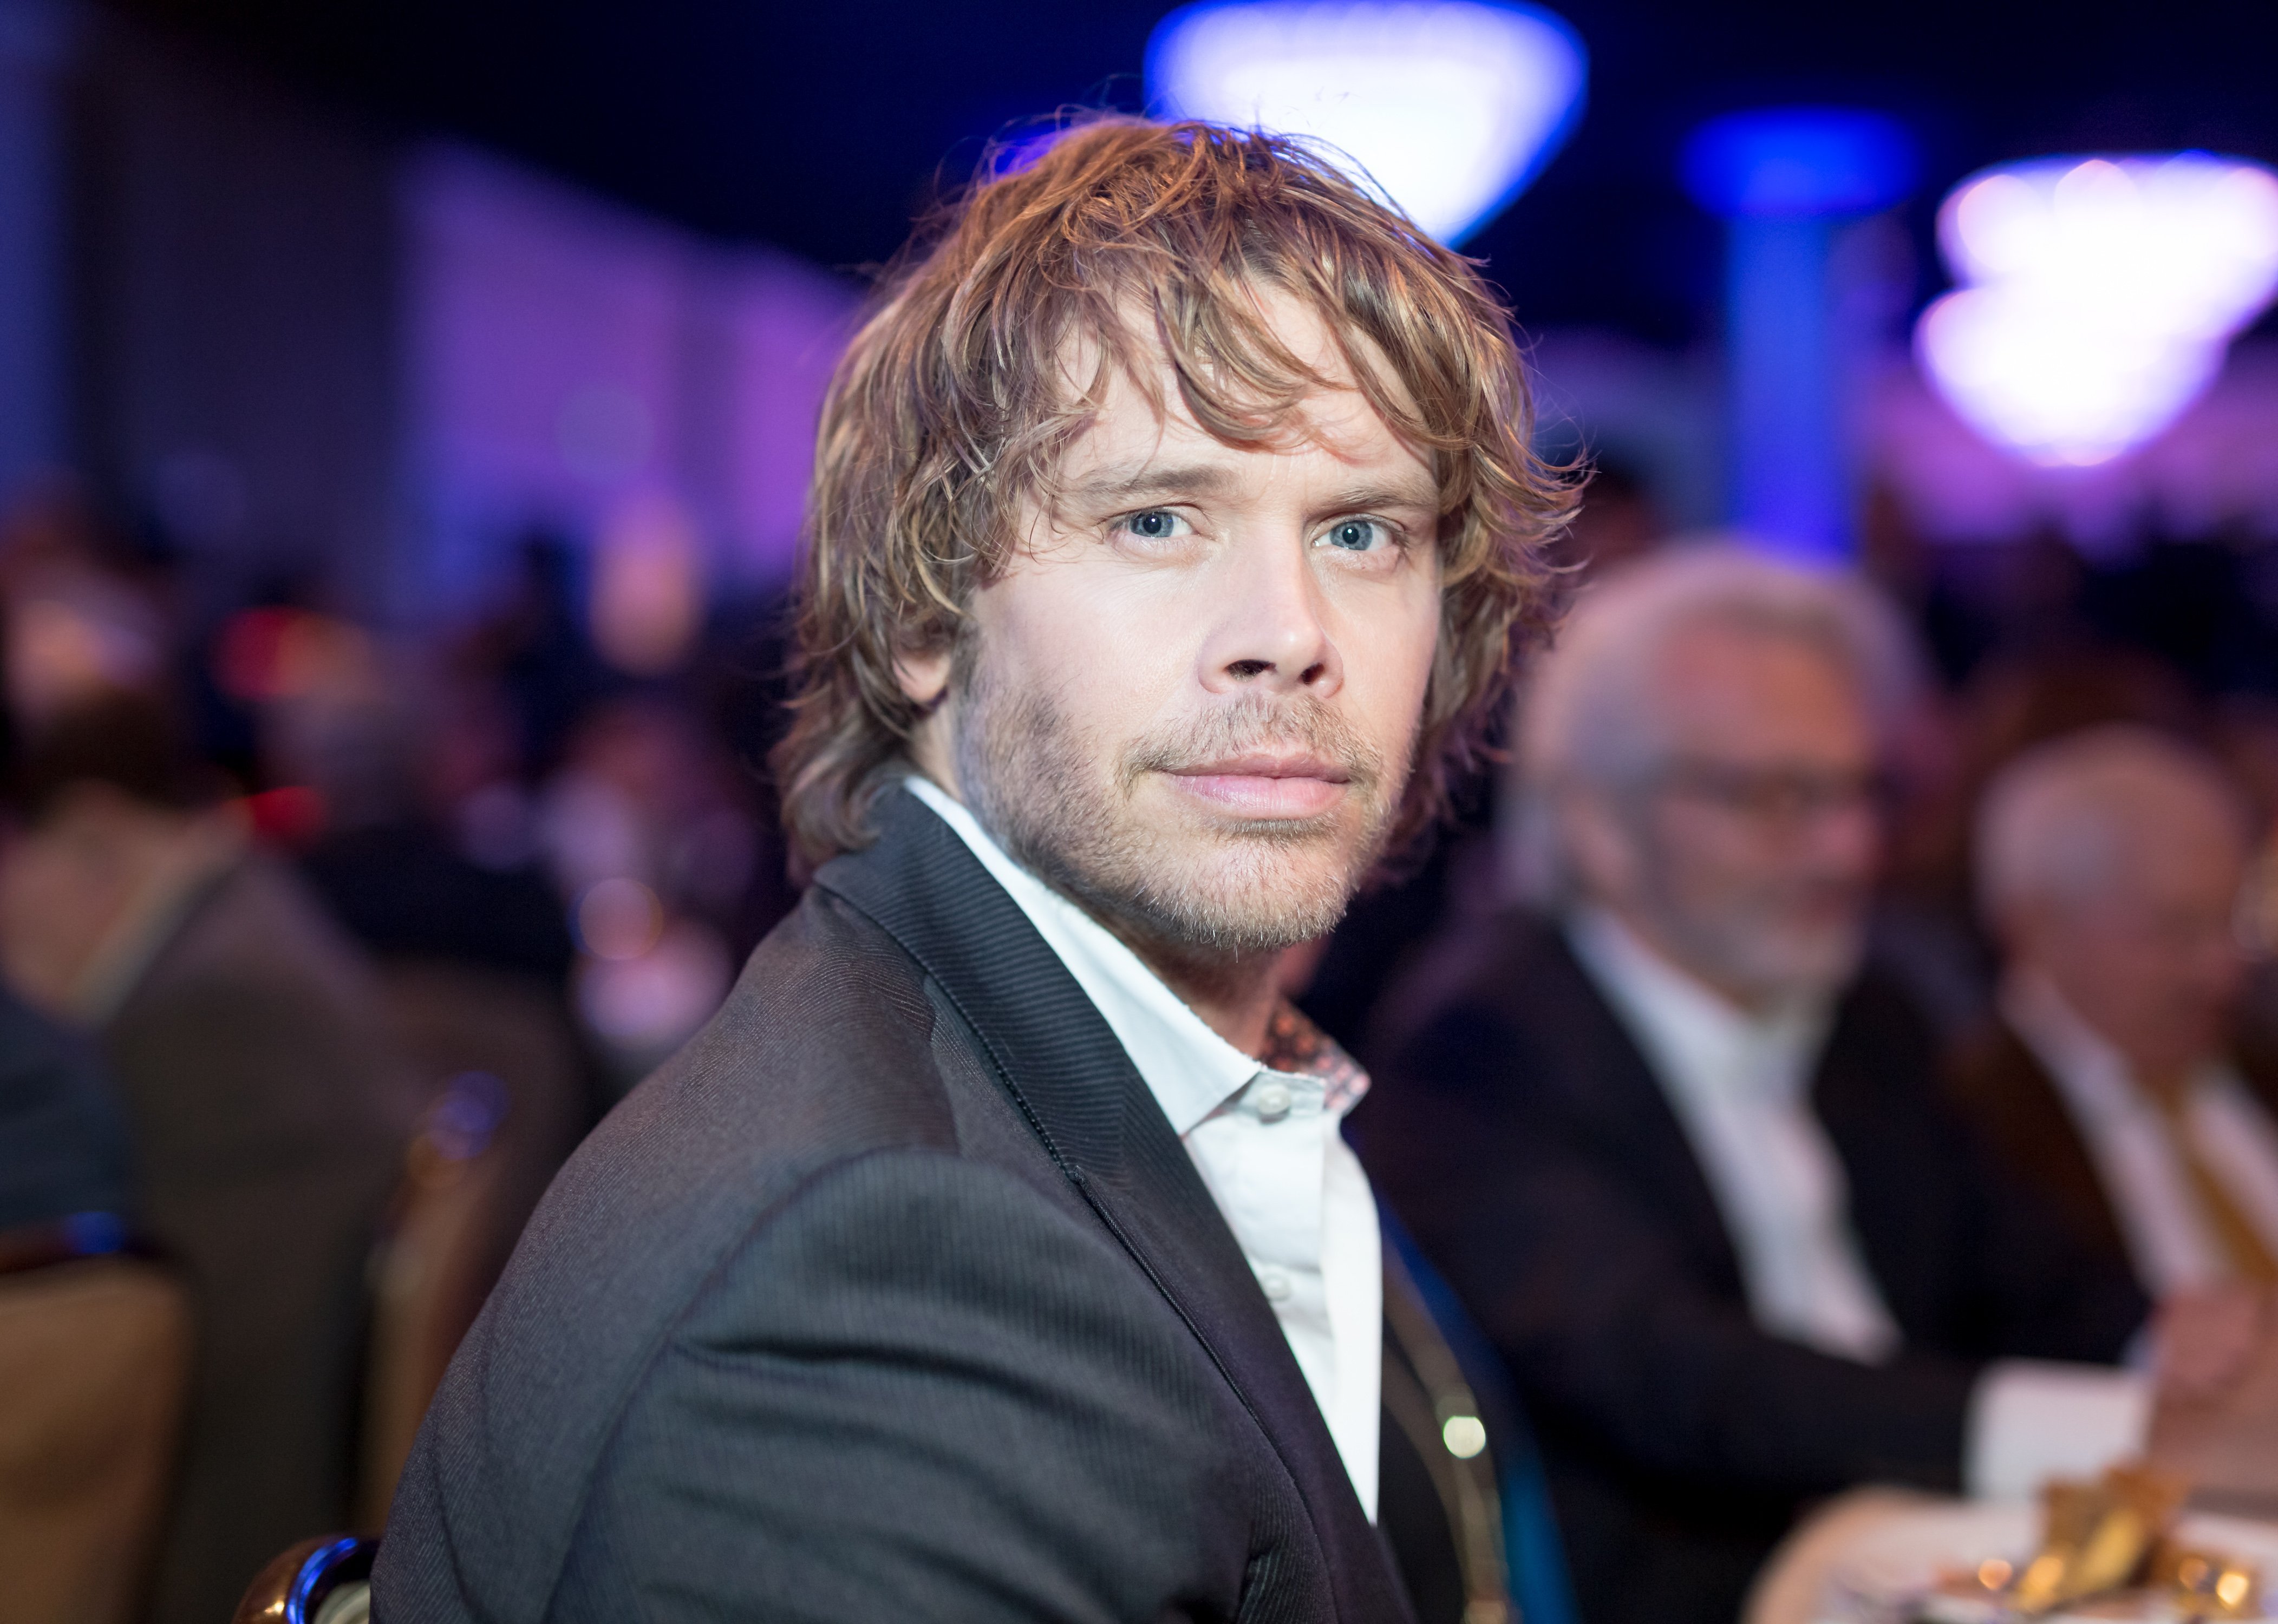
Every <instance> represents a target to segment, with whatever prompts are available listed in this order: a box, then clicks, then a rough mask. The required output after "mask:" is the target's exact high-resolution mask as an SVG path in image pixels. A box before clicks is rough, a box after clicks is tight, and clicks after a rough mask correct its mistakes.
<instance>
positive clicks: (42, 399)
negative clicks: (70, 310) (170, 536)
mask: <svg viewBox="0 0 2278 1624" xmlns="http://www.w3.org/2000/svg"><path fill="white" fill-rule="evenodd" d="M71 21H72V19H71V14H70V12H69V11H68V10H67V9H66V8H65V5H64V4H61V0H0V502H5V501H6V500H7V499H8V498H10V497H11V496H12V495H13V494H14V493H15V492H16V491H17V490H18V489H19V487H20V486H21V485H22V484H23V482H24V480H25V479H26V478H27V477H28V476H31V475H34V474H37V473H40V472H42V471H44V470H48V469H54V468H57V467H58V466H60V465H61V464H62V463H63V461H64V460H65V454H66V452H67V449H68V439H69V435H68V424H67V423H66V414H67V409H68V406H67V393H66V389H65V266H64V218H65V213H64V195H63V193H64V187H63V158H64V155H63V139H62V132H61V128H60V125H61V118H62V95H61V86H60V84H59V82H58V81H59V80H60V79H61V76H62V73H63V70H64V67H65V59H66V57H67V55H68V52H69V47H70V42H71Z"/></svg>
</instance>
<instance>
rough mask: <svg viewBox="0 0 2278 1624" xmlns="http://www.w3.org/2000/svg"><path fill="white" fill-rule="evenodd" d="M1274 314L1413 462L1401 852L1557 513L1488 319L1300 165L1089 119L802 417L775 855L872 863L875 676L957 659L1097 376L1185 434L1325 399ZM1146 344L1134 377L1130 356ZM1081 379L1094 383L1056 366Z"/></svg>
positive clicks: (913, 266) (1502, 654)
mask: <svg viewBox="0 0 2278 1624" xmlns="http://www.w3.org/2000/svg"><path fill="white" fill-rule="evenodd" d="M1261 287H1271V288H1273V289H1277V290H1279V291H1280V292H1281V293H1283V294H1287V295H1290V296H1294V297H1295V298H1296V299H1297V300H1299V301H1302V302H1303V304H1304V305H1306V306H1307V307H1309V308H1310V309H1312V310H1313V311H1314V312H1316V313H1317V314H1318V315H1319V316H1320V318H1321V319H1322V321H1323V322H1324V323H1325V324H1326V326H1327V327H1328V329H1329V331H1330V332H1331V333H1332V334H1334V337H1335V339H1336V340H1337V342H1338V344H1339V345H1340V347H1341V348H1342V352H1343V355H1344V358H1345V360H1346V362H1347V363H1348V365H1349V367H1350V368H1351V370H1352V375H1353V377H1354V378H1355V379H1356V380H1357V382H1358V384H1359V385H1360V388H1361V390H1362V391H1363V393H1365V395H1366V396H1367V398H1368V400H1369V401H1370V403H1371V404H1372V406H1373V407H1374V408H1376V410H1377V411H1378V412H1380V413H1381V414H1382V415H1383V416H1384V418H1385V420H1386V421H1387V423H1390V424H1391V425H1392V427H1393V428H1394V429H1395V431H1398V432H1399V433H1400V434H1402V435H1403V436H1404V437H1406V438H1409V439H1410V441H1412V442H1413V443H1415V444H1416V445H1417V446H1419V447H1422V448H1424V449H1426V450H1427V451H1428V452H1430V453H1431V454H1432V455H1433V460H1434V464H1435V467H1436V469H1437V472H1438V477H1439V485H1440V507H1441V515H1442V518H1441V533H1440V537H1439V545H1440V549H1441V583H1442V597H1441V637H1440V644H1439V652H1438V656H1437V660H1436V663H1435V665H1434V667H1433V675H1432V681H1431V684H1430V690H1429V692H1428V693H1427V695H1426V701H1425V715H1424V718H1423V722H1422V728H1421V729H1420V732H1419V734H1418V754H1417V761H1416V771H1415V774H1414V776H1413V778H1412V779H1411V781H1410V788H1409V791H1408V796H1407V799H1406V803H1405V804H1404V805H1403V809H1402V815H1401V819H1400V822H1399V827H1398V829H1397V832H1396V833H1395V848H1396V847H1397V846H1398V845H1400V844H1402V843H1403V842H1404V838H1405V837H1412V836H1413V835H1416V834H1417V833H1418V832H1419V831H1420V830H1421V829H1422V828H1424V827H1426V825H1427V824H1429V823H1430V822H1431V821H1432V820H1433V819H1434V818H1435V817H1437V816H1438V815H1439V814H1440V813H1441V812H1442V811H1444V809H1445V807H1446V804H1447V798H1448V792H1449V783H1450V781H1451V779H1452V777H1453V776H1454V775H1455V774H1456V772H1458V771H1459V770H1460V769H1461V768H1462V767H1464V766H1466V765H1468V764H1469V763H1470V762H1472V760H1473V759H1475V758H1476V756H1477V753H1478V751H1479V746H1480V743H1481V740H1482V735H1483V733H1484V730H1485V728H1486V726H1487V722H1488V721H1490V719H1491V718H1492V717H1493V716H1494V713H1495V712H1496V710H1497V709H1498V706H1499V701H1500V700H1501V699H1502V698H1503V696H1504V694H1505V692H1506V690H1507V689H1508V687H1509V684H1510V678H1511V675H1512V671H1513V663H1514V655H1515V652H1516V650H1517V647H1518V645H1519V644H1520V643H1521V641H1522V638H1521V637H1520V636H1519V634H1520V633H1521V631H1522V630H1524V629H1529V628H1532V627H1533V625H1534V624H1535V622H1536V620H1537V616H1538V614H1539V611H1540V607H1541V606H1542V604H1543V601H1544V598H1545V594H1544V592H1543V591H1542V573H1543V567H1542V562H1541V556H1542V544H1543V542H1544V541H1545V539H1546V538H1548V536H1549V534H1550V533H1551V532H1552V531H1554V530H1556V528H1557V527H1558V525H1559V524H1560V523H1562V522H1563V520H1564V519H1565V517H1566V515H1568V513H1569V512H1570V510H1571V507H1572V503H1573V489H1572V485H1571V482H1570V481H1569V480H1567V479H1566V478H1565V477H1563V472H1564V471H1563V470H1562V469H1554V468H1550V467H1548V466H1546V465H1545V464H1544V463H1543V462H1542V461H1540V459H1539V458H1537V457H1536V456H1535V454H1534V453H1533V448H1532V446H1531V445H1530V443H1529V441H1530V437H1531V432H1532V429H1533V416H1532V409H1531V407H1530V405H1529V401H1528V397H1527V390H1526V381H1525V372H1524V370H1523V369H1522V367H1521V364H1520V361H1519V356H1518V351H1517V345H1516V343H1515V341H1514V339H1513V335H1512V332H1511V326H1510V317H1509V316H1508V315H1507V314H1506V313H1505V311H1504V309H1503V308H1502V304H1501V303H1500V302H1499V301H1498V300H1497V299H1496V298H1495V296H1494V294H1493V293H1492V292H1491V291H1490V290H1489V289H1488V287H1487V285H1486V284H1485V282H1483V281H1482V280H1481V278H1480V277H1479V272H1478V271H1477V269H1476V268H1475V267H1474V266H1473V264H1472V262H1471V261H1469V260H1466V259H1464V258H1462V257H1461V256H1459V255H1456V254H1453V253H1450V252H1449V250H1448V249H1446V248H1442V247H1441V246H1440V245H1439V244H1438V243H1436V242H1433V240H1431V239H1430V238H1428V237H1426V236H1425V235H1424V234H1423V233H1421V232H1419V231H1418V230H1417V228H1416V227H1415V226H1414V225H1411V224H1410V222H1409V221H1407V220H1405V219H1403V217H1401V216H1400V215H1399V214H1397V213H1396V212H1395V211H1394V210H1391V209H1388V208H1387V207H1386V206H1385V205H1383V204H1382V203H1380V202H1377V201H1375V200H1374V199H1373V198H1372V197H1370V196H1369V195H1368V194H1366V193H1365V192H1364V191H1362V190H1361V188H1360V187H1357V186H1356V185H1354V184H1353V183H1352V182H1351V181H1350V180H1349V179H1346V178H1345V177H1344V176H1342V174H1340V173H1339V172H1337V171H1336V170H1335V169H1334V167H1332V166H1331V165H1330V164H1328V163H1326V161H1324V160H1323V159H1322V158H1321V157H1320V156H1319V155H1318V154H1316V153H1314V152H1312V151H1311V150H1309V149H1306V148H1305V147H1303V145H1301V144H1298V143H1296V142H1294V141H1289V140H1287V139H1285V138H1282V137H1279V136H1273V135H1266V134H1261V133H1257V132H1254V131H1244V130H1232V129H1225V128H1221V127H1219V126H1215V125H1208V124H1195V123H1180V124H1158V123H1152V122H1150V121H1146V120H1143V119H1137V118H1119V117H1099V118H1090V119H1088V120H1086V121H1084V122H1082V123H1079V124H1076V125H1074V126H1070V127H1068V128H1066V129H1064V130H1061V131H1059V132H1058V133H1055V134H1054V135H1052V136H1051V137H1050V138H1048V139H1047V140H1045V141H1041V142H1039V143H1037V144H1036V145H1035V146H1034V147H1031V148H1028V149H1022V150H1021V151H1020V152H1019V153H1018V154H1017V155H1016V156H1014V157H1013V160H1012V161H1010V162H999V163H998V164H996V165H994V166H993V168H992V171H991V172H986V173H984V175H983V177H982V179H980V180H979V181H977V182H976V183H975V185H974V186H973V187H972V188H971V189H970V190H969V191H968V192H967V193H966V194H965V195H964V196H963V197H962V198H961V199H960V200H959V202H956V203H955V204H954V205H953V206H952V207H951V208H950V209H949V210H947V211H945V213H944V216H943V217H942V219H941V220H940V222H939V223H938V225H937V227H936V230H935V231H933V232H932V233H929V234H928V236H927V237H926V238H925V239H924V240H921V242H918V243H914V244H913V247H912V248H911V250H910V251H909V252H908V254H907V255H906V256H905V257H904V259H903V260H902V262H901V263H899V264H898V267H897V268H896V269H895V270H894V271H891V273H890V274H889V275H888V277H887V278H886V279H885V281H884V282H883V286H881V289H880V292H879V295H878V299H877V302H876V304H875V308H874V309H873V310H872V311H871V313H870V315H869V316H868V319H867V320H866V321H865V322H864V323H863V324H862V326H861V328H860V331H859V332H857V333H856V334H855V337H854V339H853V342H852V345H850V347H848V349H847V351H846V354H845V357H844V358H843V359H842V360H841V361H840V362H839V363H838V368H837V373H836V375H835V376H834V377H832V380H831V385H830V390H829V394H828V396H827V397H826V398H825V400H824V403H823V408H822V428H821V431H820V434H819V436H818V439H817V444H816V449H815V461H814V483H813V485H812V487H811V489H810V491H809V496H808V503H807V519H806V546H805V550H804V554H803V557H802V559H801V563H800V576H799V591H798V606H797V644H796V652H795V656H794V660H795V675H796V676H797V679H798V681H797V693H796V697H795V698H794V699H793V702H792V703H793V707H794V717H793V721H792V726H791V732H790V734H789V735H788V736H787V737H785V739H784V742H783V743H781V744H780V745H779V746H777V748H776V751H775V755H774V766H775V769H776V782H777V783H778V784H779V785H780V786H781V789H782V795H783V804H784V822H785V825H786V826H787V827H788V829H789V832H790V835H791V843H792V848H793V852H794V856H795V858H796V859H797V860H798V861H799V863H800V864H802V865H805V866H808V867H812V866H813V865H817V864H820V863H822V862H823V861H824V860H826V859H827V858H830V857H832V856H834V855H836V854H837V853H838V852H840V851H846V850H857V849H859V848H860V847H862V846H864V845H866V844H868V842H869V840H870V838H871V835H870V829H869V808H870V804H871V801H872V800H873V798H874V797H875V796H876V794H877V792H878V790H879V789H880V787H881V786H882V785H883V783H884V782H886V781H887V779H888V777H889V775H890V774H891V772H892V771H893V770H894V769H895V767H896V765H897V763H898V761H899V760H900V759H901V758H902V756H903V754H904V751H905V749H906V745H907V743H908V741H909V738H910V736H911V732H912V730H913V728H915V727H916V726H917V724H918V722H919V721H920V719H921V713H920V711H919V708H918V707H917V706H916V705H913V703H912V702H911V700H910V699H909V698H908V697H907V696H906V695H905V694H904V693H903V691H902V690H901V687H900V684H899V683H898V682H897V681H896V680H895V675H894V667H895V661H896V659H897V657H898V656H901V655H905V654H908V653H912V652H937V651H939V650H941V649H943V648H945V647H950V646H952V645H953V644H954V642H955V640H956V638H957V637H958V636H959V628H960V626H961V625H962V624H963V623H964V620H965V606H966V604H967V600H968V599H969V597H970V595H971V593H972V591H973V590H974V588H975V586H976V585H978V584H980V583H985V582H987V581H989V580H990V579H991V578H992V577H993V576H995V575H996V574H997V573H998V571H999V570H1001V569H1002V568H1003V567H1004V564H1005V558H1006V555H1007V553H1008V551H1009V549H1010V548H1011V546H1012V545H1013V519H1014V516H1015V511H1016V507H1017V505H1018V504H1019V503H1020V502H1021V501H1022V500H1023V499H1025V498H1028V497H1030V496H1037V495H1043V494H1044V493H1047V492H1049V490H1050V488H1051V479H1052V476H1053V474H1054V472H1055V471H1056V470H1057V469H1058V468H1059V462H1060V459H1061V456H1062V454H1063V453H1064V452H1065V450H1066V447H1067V446H1068V444H1069V442H1070V441H1071V440H1072V439H1073V438H1074V437H1075V436H1076V435H1077V434H1078V433H1080V432H1081V431H1082V429H1083V427H1084V426H1085V424H1086V423H1088V422H1089V418H1090V416H1091V414H1092V413H1093V412H1094V411H1095V410H1097V404H1098V402H1099V400H1101V398H1102V394H1103V392H1104V390H1105V386H1106V384H1107V382H1108V380H1109V378H1110V377H1111V376H1112V370H1121V371H1123V372H1124V373H1125V374H1126V375H1127V376H1128V377H1131V378H1132V379H1133V380H1134V381H1135V382H1136V383H1137V384H1138V385H1140V386H1141V387H1142V388H1143V389H1146V390H1148V392H1149V393H1150V396H1154V397H1156V398H1157V405H1158V408H1160V407H1161V405H1162V404H1163V402H1162V401H1161V400H1160V399H1159V391H1158V389H1157V388H1156V385H1155V383H1154V380H1155V378H1156V377H1158V367H1159V364H1160V361H1161V358H1162V357H1163V356H1167V357H1168V359H1169V362H1170V365H1171V368H1172V370H1173V375H1174V376H1175V377H1176V379H1177V382H1178V388H1179V393H1180V396H1181V400H1183V402H1184V403H1185V405H1186V408H1187V409H1188V410H1189V411H1190V412H1191V413H1193V415H1194V417H1195V421H1196V423H1199V424H1200V425H1201V426H1202V427H1203V428H1204V429H1205V430H1207V431H1209V432H1211V433H1212V434H1213V435H1216V436H1217V437H1219V438H1220V439H1222V440H1224V441H1226V442H1227V443H1228V444H1233V445H1255V444H1259V443H1262V442H1265V441H1266V440H1268V439H1270V438H1272V437H1273V434H1274V432H1275V431H1276V429H1277V428H1278V427H1279V426H1280V424H1281V423H1283V422H1284V421H1286V419H1287V416H1288V413H1289V412H1290V411H1291V409H1292V408H1295V407H1296V404H1297V403H1298V402H1299V401H1300V400H1303V398H1304V397H1305V396H1306V395H1307V394H1309V393H1312V392H1313V391H1315V390H1317V389H1319V388H1321V387H1322V386H1324V385H1325V383H1326V380H1325V379H1324V378H1322V377H1319V375H1318V374H1316V373H1315V372H1314V371H1313V370H1311V369H1310V368H1308V367H1307V366H1306V365H1305V364H1304V363H1303V362H1301V361H1299V360H1298V359H1297V357H1296V356H1295V355H1292V354H1291V353H1290V352H1289V350H1288V348H1287V347H1286V346H1284V345H1283V344H1282V343H1281V342H1280V339H1277V338H1276V336H1275V334H1274V332H1273V329H1272V327H1271V326H1270V325H1269V324H1268V322H1267V320H1266V318H1265V315H1264V314H1263V312H1262V310H1261V309H1260V306H1259V303H1258V301H1257V299H1256V298H1255V296H1254V295H1255V294H1256V292H1257V290H1258V289H1259V288H1261ZM1150 345H1151V346H1154V347H1158V350H1157V353H1154V354H1149V355H1142V354H1141V353H1139V352H1140V349H1141V347H1143V346H1150ZM1075 355H1087V356H1096V357H1097V366H1096V368H1095V369H1094V371H1093V376H1092V377H1091V380H1090V382H1089V386H1087V387H1084V388H1082V389H1077V388H1075V387H1074V386H1073V385H1072V384H1071V382H1070V378H1069V366H1070V362H1071V357H1073V356H1075Z"/></svg>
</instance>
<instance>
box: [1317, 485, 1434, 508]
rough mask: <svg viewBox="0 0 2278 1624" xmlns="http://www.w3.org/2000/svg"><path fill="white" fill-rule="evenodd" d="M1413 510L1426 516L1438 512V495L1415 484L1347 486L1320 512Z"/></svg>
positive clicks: (1427, 487) (1430, 487)
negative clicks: (1374, 509) (1400, 508)
mask: <svg viewBox="0 0 2278 1624" xmlns="http://www.w3.org/2000/svg"><path fill="white" fill-rule="evenodd" d="M1380 507H1413V508H1418V509H1419V510H1421V511H1424V512H1427V513H1437V512H1438V511H1439V509H1440V492H1438V491H1437V490H1436V489H1435V488H1433V487H1432V486H1429V485H1425V484H1391V485H1348V486H1347V487H1346V488H1345V489H1343V490H1342V491H1340V492H1337V493H1336V494H1335V495H1334V497H1332V498H1331V499H1329V501H1328V502H1327V503H1326V504H1325V505H1324V506H1323V507H1322V509H1321V511H1322V512H1324V513H1365V512H1367V511H1369V510H1370V509H1371V508H1380Z"/></svg>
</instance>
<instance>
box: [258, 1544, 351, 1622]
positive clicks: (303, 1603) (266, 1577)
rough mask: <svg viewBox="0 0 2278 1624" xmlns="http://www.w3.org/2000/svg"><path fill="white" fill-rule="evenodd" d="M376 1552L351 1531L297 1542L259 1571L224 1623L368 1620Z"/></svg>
mask: <svg viewBox="0 0 2278 1624" xmlns="http://www.w3.org/2000/svg"><path fill="white" fill-rule="evenodd" d="M378 1551H379V1547H378V1545H377V1544H374V1543H373V1542H372V1541H371V1540H369V1539H358V1538H357V1537H356V1536H354V1535H353V1534H327V1535H325V1536H324V1537H323V1538H321V1539H306V1540H302V1542H301V1543H300V1544H297V1545H295V1546H294V1547H293V1548H292V1549H291V1550H290V1551H287V1552H285V1554H284V1555H282V1556H280V1557H279V1558H278V1559H276V1560H275V1561H273V1562H271V1563H270V1564H269V1566H268V1567H264V1568H263V1569H262V1570H261V1576H260V1577H259V1578H257V1579H256V1580H255V1581H254V1582H253V1588H252V1589H251V1590H248V1591H246V1593H245V1599H244V1600H243V1601H241V1602H240V1603H238V1604H237V1611H236V1612H235V1613H233V1614H232V1615H231V1619H230V1624H371V1559H372V1558H373V1557H374V1556H375V1555H377V1554H378Z"/></svg>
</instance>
